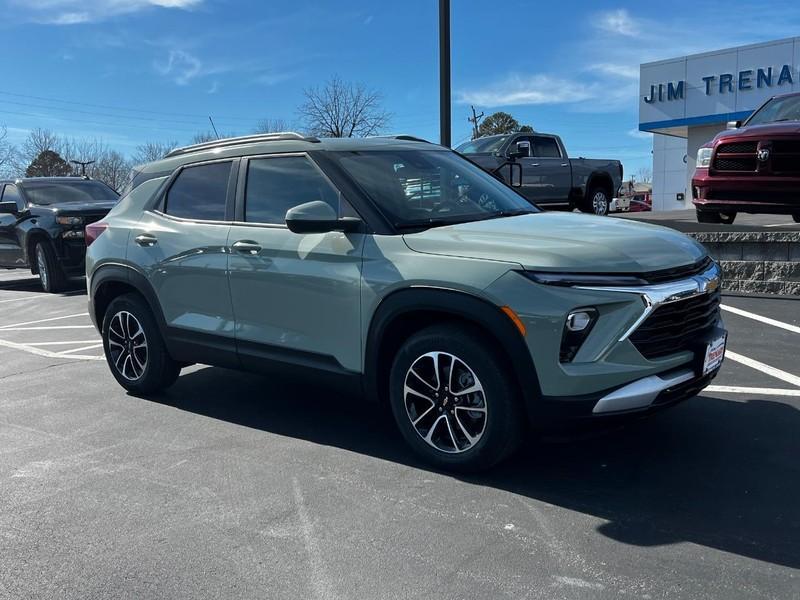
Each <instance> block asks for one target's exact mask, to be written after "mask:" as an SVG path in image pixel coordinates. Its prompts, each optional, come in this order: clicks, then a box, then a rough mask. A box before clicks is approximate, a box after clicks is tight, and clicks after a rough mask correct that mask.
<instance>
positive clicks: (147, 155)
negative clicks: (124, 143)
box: [132, 141, 178, 165]
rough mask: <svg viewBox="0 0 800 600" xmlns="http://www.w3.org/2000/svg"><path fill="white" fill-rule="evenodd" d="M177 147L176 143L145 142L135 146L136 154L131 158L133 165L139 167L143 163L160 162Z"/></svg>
mask: <svg viewBox="0 0 800 600" xmlns="http://www.w3.org/2000/svg"><path fill="white" fill-rule="evenodd" d="M177 147H178V142H175V141H170V142H145V143H144V144H139V145H138V146H136V152H135V153H134V155H133V157H132V161H133V163H134V164H137V165H141V164H144V163H149V162H153V161H154V160H160V159H162V158H164V156H166V155H167V153H168V152H169V151H170V150H172V149H173V148H177Z"/></svg>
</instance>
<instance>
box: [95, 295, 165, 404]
mask: <svg viewBox="0 0 800 600" xmlns="http://www.w3.org/2000/svg"><path fill="white" fill-rule="evenodd" d="M103 350H104V351H105V355H106V362H108V366H109V368H110V369H111V373H112V375H114V378H115V379H116V380H117V382H119V384H120V385H121V386H122V387H124V388H125V389H126V390H128V391H130V392H133V393H135V394H151V393H154V392H158V391H160V390H163V389H164V388H167V387H169V386H170V385H172V384H173V383H175V380H176V379H177V378H178V375H179V374H180V366H179V365H178V364H177V363H176V362H175V361H174V360H172V358H171V357H170V356H169V354H168V353H167V349H166V347H165V345H164V340H163V339H162V337H161V333H160V331H159V330H158V325H157V324H156V321H155V318H154V317H153V314H152V312H151V311H150V307H149V306H148V305H147V303H146V302H145V301H144V300H143V299H142V298H141V297H140V296H138V295H136V294H125V295H122V296H119V297H117V298H115V299H114V300H113V301H112V302H111V304H110V305H109V306H108V309H107V310H106V313H105V317H104V318H103Z"/></svg>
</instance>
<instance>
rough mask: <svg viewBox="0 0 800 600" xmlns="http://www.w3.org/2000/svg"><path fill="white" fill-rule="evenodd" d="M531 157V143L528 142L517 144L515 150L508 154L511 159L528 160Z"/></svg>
mask: <svg viewBox="0 0 800 600" xmlns="http://www.w3.org/2000/svg"><path fill="white" fill-rule="evenodd" d="M530 155H531V143H530V142H528V141H521V142H517V143H516V145H515V146H514V149H513V150H511V152H509V153H508V157H509V158H514V159H517V158H528V157H529V156H530Z"/></svg>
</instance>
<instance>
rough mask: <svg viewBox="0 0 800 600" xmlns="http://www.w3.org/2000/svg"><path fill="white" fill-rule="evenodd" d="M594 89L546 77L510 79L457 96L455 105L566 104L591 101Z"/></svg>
mask: <svg viewBox="0 0 800 600" xmlns="http://www.w3.org/2000/svg"><path fill="white" fill-rule="evenodd" d="M593 87H594V86H592V85H591V84H589V85H586V84H582V83H578V82H575V81H570V80H568V79H559V78H555V77H551V76H549V75H541V74H540V75H527V76H526V75H512V76H510V77H508V78H507V79H505V80H503V81H500V82H498V83H495V84H490V85H486V86H483V87H481V88H476V89H472V90H462V91H460V92H459V93H458V102H460V103H461V104H477V105H479V106H488V107H495V106H515V105H526V104H527V105H530V104H569V103H573V102H582V101H584V100H589V99H590V98H592V97H594V96H595V93H596V92H595V90H594V89H592V88H593Z"/></svg>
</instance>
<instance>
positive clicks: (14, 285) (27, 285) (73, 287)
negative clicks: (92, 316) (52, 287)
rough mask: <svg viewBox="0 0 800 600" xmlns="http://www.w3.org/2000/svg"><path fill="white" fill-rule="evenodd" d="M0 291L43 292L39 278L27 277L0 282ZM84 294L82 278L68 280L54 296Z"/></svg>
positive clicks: (84, 283)
mask: <svg viewBox="0 0 800 600" xmlns="http://www.w3.org/2000/svg"><path fill="white" fill-rule="evenodd" d="M0 291H4V292H42V293H43V292H44V290H43V289H42V283H41V281H40V280H39V277H37V276H32V275H28V276H27V277H19V278H18V279H4V280H0ZM81 292H83V293H84V294H85V293H86V280H85V279H83V278H75V279H68V280H67V282H66V284H65V285H64V289H63V291H61V292H58V293H57V294H53V295H54V296H77V295H80V293H81Z"/></svg>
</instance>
